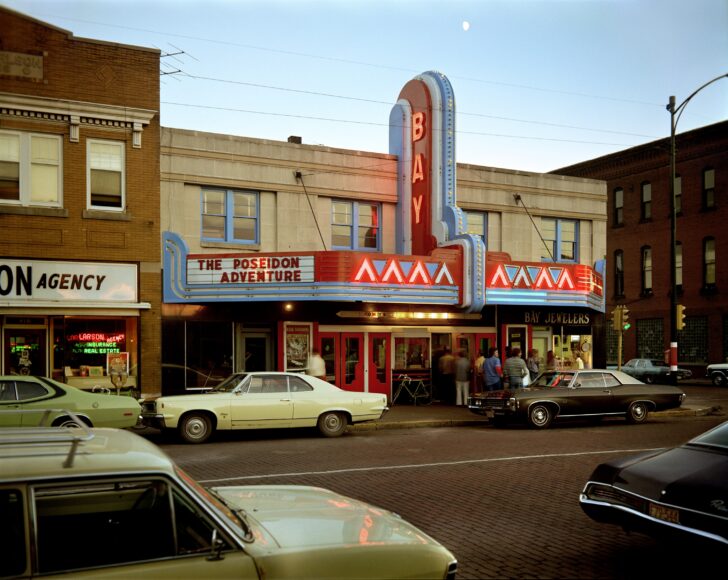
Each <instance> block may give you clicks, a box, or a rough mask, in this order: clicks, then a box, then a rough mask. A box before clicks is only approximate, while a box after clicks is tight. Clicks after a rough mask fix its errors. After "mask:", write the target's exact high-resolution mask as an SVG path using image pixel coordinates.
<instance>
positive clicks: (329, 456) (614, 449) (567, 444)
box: [151, 414, 726, 578]
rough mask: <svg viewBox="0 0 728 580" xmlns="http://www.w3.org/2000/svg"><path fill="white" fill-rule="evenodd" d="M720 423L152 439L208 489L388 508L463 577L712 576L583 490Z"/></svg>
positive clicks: (658, 421)
mask: <svg viewBox="0 0 728 580" xmlns="http://www.w3.org/2000/svg"><path fill="white" fill-rule="evenodd" d="M725 419H726V417H725V416H723V415H719V414H718V415H715V414H714V415H705V416H695V415H690V416H655V417H653V418H651V419H650V420H649V421H648V422H647V423H645V424H642V425H626V424H625V423H624V421H619V420H607V421H604V422H603V423H602V424H601V425H599V426H589V425H585V424H564V425H562V426H557V427H555V428H553V429H551V430H548V431H533V430H530V429H526V428H521V427H512V428H507V429H494V428H492V427H490V426H487V425H475V426H461V427H440V428H420V429H383V430H369V431H365V430H360V431H351V432H349V433H347V434H346V435H344V436H343V437H341V438H338V439H325V438H321V437H319V436H317V435H316V434H315V433H314V432H313V431H309V430H300V431H262V432H243V433H241V432H238V433H233V434H227V435H222V436H220V437H218V438H217V440H216V441H215V442H212V443H209V444H206V445H201V446H194V445H182V444H178V443H177V442H176V440H174V439H168V438H160V437H158V436H151V437H152V438H153V439H154V440H156V441H157V442H158V443H161V444H162V446H163V447H164V448H165V450H166V451H167V453H169V454H170V455H171V456H172V457H173V458H174V459H175V460H176V461H177V462H178V463H179V464H180V465H181V466H182V467H183V468H184V469H186V470H187V471H188V472H189V473H190V474H191V475H192V476H193V477H195V478H197V479H198V480H200V481H202V482H203V483H204V484H205V485H251V484H271V483H280V484H304V485H315V486H321V487H326V488H330V489H334V490H336V491H339V492H341V493H344V494H347V495H350V496H353V497H356V498H359V499H363V500H364V501H368V502H370V503H372V504H375V505H379V506H381V507H384V508H387V509H390V510H392V511H395V512H397V513H399V514H400V515H402V516H403V517H404V518H405V519H407V520H409V521H411V522H413V523H414V524H415V525H417V526H419V527H421V528H422V529H423V530H424V531H426V532H427V533H429V534H430V535H432V536H433V537H435V538H436V539H437V540H438V541H440V542H441V543H443V544H444V545H445V546H447V547H448V548H450V549H451V550H452V551H453V552H454V553H455V555H456V557H457V558H458V561H459V564H460V571H459V574H458V576H459V577H460V578H646V577H659V576H665V577H674V575H675V574H676V573H686V574H687V573H690V575H691V577H695V578H709V577H716V574H717V573H714V572H712V568H713V567H714V565H713V561H714V559H715V557H717V556H715V555H712V554H707V555H706V554H695V553H684V552H682V551H680V550H677V551H675V550H670V549H668V548H665V547H663V546H660V545H659V544H657V543H656V542H654V541H653V540H652V539H650V538H647V537H642V536H638V535H627V534H625V533H624V532H622V530H620V529H618V528H615V527H610V526H603V525H600V524H597V523H595V522H592V521H591V520H590V519H588V518H587V517H586V516H585V515H584V514H583V513H582V512H581V509H580V508H579V505H578V494H579V492H580V491H581V488H582V487H583V485H584V483H585V481H586V480H587V478H588V477H589V475H590V473H591V472H592V470H593V469H594V467H595V466H596V465H597V464H598V463H600V462H602V461H605V460H607V459H610V458H612V457H616V456H619V455H626V454H628V453H630V452H634V451H636V450H643V449H654V448H660V447H666V446H672V445H676V444H679V443H681V442H683V441H685V440H687V439H689V438H690V437H692V436H694V435H697V434H698V433H701V432H703V431H705V430H707V429H708V428H710V427H712V426H713V425H716V424H718V423H720V422H721V421H723V420H725Z"/></svg>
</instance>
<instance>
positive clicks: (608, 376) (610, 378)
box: [602, 373, 622, 387]
mask: <svg viewBox="0 0 728 580" xmlns="http://www.w3.org/2000/svg"><path fill="white" fill-rule="evenodd" d="M602 377H603V378H604V385H605V386H607V387H618V386H619V385H621V384H622V383H620V382H619V379H617V377H615V376H614V375H613V374H612V373H602Z"/></svg>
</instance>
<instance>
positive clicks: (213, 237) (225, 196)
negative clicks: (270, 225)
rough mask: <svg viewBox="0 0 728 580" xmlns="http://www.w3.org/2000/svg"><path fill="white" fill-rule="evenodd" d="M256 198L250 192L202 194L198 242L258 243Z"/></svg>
mask: <svg viewBox="0 0 728 580" xmlns="http://www.w3.org/2000/svg"><path fill="white" fill-rule="evenodd" d="M258 213H259V209H258V194H257V193H256V192H252V191H234V190H230V189H205V190H203V191H202V239H203V240H207V241H214V242H233V243H239V244H256V243H258Z"/></svg>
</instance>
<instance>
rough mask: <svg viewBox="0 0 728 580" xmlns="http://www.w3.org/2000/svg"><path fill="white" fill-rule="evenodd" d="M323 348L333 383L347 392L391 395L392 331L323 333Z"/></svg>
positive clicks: (322, 353)
mask: <svg viewBox="0 0 728 580" xmlns="http://www.w3.org/2000/svg"><path fill="white" fill-rule="evenodd" d="M319 348H320V351H321V356H322V357H323V359H324V361H325V362H326V377H327V379H328V380H329V382H331V383H333V384H335V385H336V386H338V387H339V388H341V389H346V390H347V391H360V392H361V391H367V392H369V393H382V394H385V395H387V396H388V397H389V396H391V389H392V385H391V376H390V375H391V335H390V334H389V333H385V332H366V333H364V332H322V333H320V334H319Z"/></svg>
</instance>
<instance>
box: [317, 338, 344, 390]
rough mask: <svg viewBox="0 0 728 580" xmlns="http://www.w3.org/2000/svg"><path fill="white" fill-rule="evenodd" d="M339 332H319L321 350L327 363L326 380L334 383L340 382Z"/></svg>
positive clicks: (322, 356)
mask: <svg viewBox="0 0 728 580" xmlns="http://www.w3.org/2000/svg"><path fill="white" fill-rule="evenodd" d="M338 346H339V334H338V333H336V332H322V333H320V334H319V351H320V352H321V358H323V359H324V364H325V365H326V380H327V381H329V382H330V383H331V384H332V385H338V384H339V380H340V377H339V373H340V369H341V364H340V361H339V348H338Z"/></svg>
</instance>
